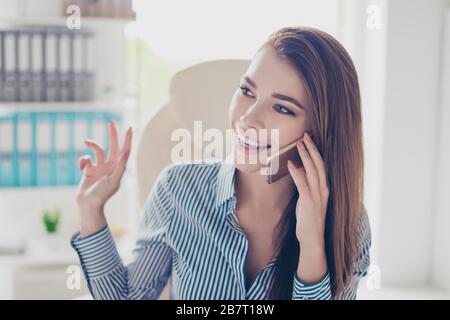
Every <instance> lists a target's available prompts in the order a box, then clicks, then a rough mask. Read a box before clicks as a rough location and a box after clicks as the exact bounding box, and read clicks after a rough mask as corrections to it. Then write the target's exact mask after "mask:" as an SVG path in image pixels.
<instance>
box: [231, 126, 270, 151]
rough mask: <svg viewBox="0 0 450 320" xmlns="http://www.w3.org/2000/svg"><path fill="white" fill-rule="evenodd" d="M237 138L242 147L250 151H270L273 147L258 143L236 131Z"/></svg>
mask: <svg viewBox="0 0 450 320" xmlns="http://www.w3.org/2000/svg"><path fill="white" fill-rule="evenodd" d="M236 137H237V140H238V142H239V144H240V145H242V146H243V147H244V148H246V149H249V150H261V149H269V148H270V147H271V145H270V144H267V143H256V142H254V141H252V140H250V139H248V138H246V137H245V136H243V135H242V134H240V133H239V132H237V131H236Z"/></svg>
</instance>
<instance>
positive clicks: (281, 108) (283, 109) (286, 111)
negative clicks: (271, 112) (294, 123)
mask: <svg viewBox="0 0 450 320" xmlns="http://www.w3.org/2000/svg"><path fill="white" fill-rule="evenodd" d="M274 109H275V110H277V112H279V113H283V114H290V115H294V113H293V112H292V111H291V110H289V109H288V108H286V107H285V106H282V105H280V104H277V105H275V106H274Z"/></svg>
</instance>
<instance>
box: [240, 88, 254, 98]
mask: <svg viewBox="0 0 450 320" xmlns="http://www.w3.org/2000/svg"><path fill="white" fill-rule="evenodd" d="M239 89H241V91H242V93H243V94H244V96H249V97H253V94H252V95H251V96H250V95H248V94H247V92H251V91H250V89H249V88H247V87H246V86H240V87H239Z"/></svg>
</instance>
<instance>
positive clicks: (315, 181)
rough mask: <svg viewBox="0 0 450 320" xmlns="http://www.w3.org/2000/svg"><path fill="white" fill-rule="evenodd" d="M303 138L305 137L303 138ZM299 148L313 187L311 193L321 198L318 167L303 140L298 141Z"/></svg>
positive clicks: (309, 181) (309, 182) (317, 198)
mask: <svg viewBox="0 0 450 320" xmlns="http://www.w3.org/2000/svg"><path fill="white" fill-rule="evenodd" d="M302 140H303V139H302ZM297 149H298V152H299V154H300V157H301V158H302V163H303V166H304V167H305V171H306V177H307V180H308V186H309V187H310V189H311V194H312V195H313V196H314V198H315V199H316V200H319V199H320V189H319V176H318V174H317V168H316V166H315V165H314V163H313V161H312V159H311V157H310V155H309V153H308V151H307V150H306V147H305V144H304V143H303V141H301V140H300V141H299V142H298V143H297Z"/></svg>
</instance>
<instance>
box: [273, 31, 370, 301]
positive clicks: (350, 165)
mask: <svg viewBox="0 0 450 320" xmlns="http://www.w3.org/2000/svg"><path fill="white" fill-rule="evenodd" d="M266 43H269V44H270V45H272V46H273V48H274V49H275V51H276V53H277V56H278V57H279V58H280V59H282V60H283V61H287V62H289V63H290V64H291V65H292V66H294V67H295V68H296V70H297V71H298V72H299V75H300V76H301V78H302V79H303V82H304V86H305V89H306V93H307V99H308V101H309V106H310V109H309V110H307V118H308V124H307V130H308V132H309V133H310V134H311V136H312V138H313V141H314V142H315V144H316V145H317V147H318V149H319V151H320V153H321V155H322V158H323V160H324V163H325V169H326V173H327V181H328V187H329V198H328V207H327V214H326V222H325V246H326V248H325V249H326V255H327V264H328V271H329V273H330V279H331V292H332V297H333V298H338V297H339V294H340V293H342V292H343V290H344V288H345V287H346V286H347V285H348V284H349V282H350V281H351V278H352V270H353V263H354V261H355V259H356V255H357V242H358V241H357V227H358V223H359V221H360V220H359V219H360V217H361V214H362V202H363V186H364V181H363V173H364V156H363V136H362V124H361V121H362V119H361V118H362V117H361V97H360V90H359V84H358V76H357V73H356V70H355V67H354V65H353V62H352V59H351V58H350V56H349V54H348V53H347V51H346V50H345V48H344V47H343V46H342V45H341V44H340V43H339V42H338V41H337V40H336V39H334V38H333V37H332V36H331V35H329V34H327V33H325V32H323V31H320V30H317V29H314V28H307V27H285V28H282V29H279V30H278V31H275V32H274V33H272V34H271V35H270V36H269V39H268V40H267V42H266ZM297 200H298V193H295V194H294V197H293V198H292V200H291V202H290V203H289V205H288V206H287V208H286V210H285V213H284V216H283V218H282V219H281V221H280V223H279V225H278V229H277V230H278V232H279V233H278V237H277V239H278V241H279V243H278V249H279V254H278V257H279V259H278V262H277V264H276V265H275V274H274V281H273V283H272V287H271V290H270V293H269V299H291V295H292V288H293V278H294V275H295V273H296V270H297V265H298V257H299V254H300V249H301V248H300V246H299V243H298V240H297V239H296V236H295V226H296V217H295V207H296V201H297Z"/></svg>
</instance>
